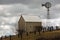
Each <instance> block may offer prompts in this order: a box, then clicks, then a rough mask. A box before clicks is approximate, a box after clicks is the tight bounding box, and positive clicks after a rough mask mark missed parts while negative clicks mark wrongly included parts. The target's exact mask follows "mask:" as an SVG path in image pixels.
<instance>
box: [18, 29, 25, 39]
mask: <svg viewBox="0 0 60 40" xmlns="http://www.w3.org/2000/svg"><path fill="white" fill-rule="evenodd" d="M23 32H24V30H18V37H19V36H21V40H22V34H23Z"/></svg>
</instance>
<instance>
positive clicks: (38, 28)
mask: <svg viewBox="0 0 60 40" xmlns="http://www.w3.org/2000/svg"><path fill="white" fill-rule="evenodd" d="M35 30H36V31H37V32H39V34H40V31H41V30H42V26H36V27H35Z"/></svg>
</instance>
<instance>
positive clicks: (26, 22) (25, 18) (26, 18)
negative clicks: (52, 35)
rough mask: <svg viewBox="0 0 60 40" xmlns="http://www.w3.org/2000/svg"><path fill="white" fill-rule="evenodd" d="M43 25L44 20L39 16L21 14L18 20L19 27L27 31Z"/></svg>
mask: <svg viewBox="0 0 60 40" xmlns="http://www.w3.org/2000/svg"><path fill="white" fill-rule="evenodd" d="M38 26H40V27H41V26H42V22H41V20H40V17H39V16H32V15H21V17H20V19H19V21H18V27H19V29H20V30H25V31H27V32H33V31H34V28H35V27H38Z"/></svg>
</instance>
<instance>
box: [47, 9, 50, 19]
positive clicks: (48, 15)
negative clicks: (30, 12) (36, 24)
mask: <svg viewBox="0 0 60 40" xmlns="http://www.w3.org/2000/svg"><path fill="white" fill-rule="evenodd" d="M47 19H50V14H49V8H47Z"/></svg>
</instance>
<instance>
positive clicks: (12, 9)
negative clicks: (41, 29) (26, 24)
mask: <svg viewBox="0 0 60 40" xmlns="http://www.w3.org/2000/svg"><path fill="white" fill-rule="evenodd" d="M46 2H51V4H52V7H51V8H50V18H52V19H59V18H60V0H0V27H1V29H0V30H1V31H3V30H2V29H4V27H5V30H6V27H7V26H8V27H11V30H12V29H14V30H15V27H16V26H17V22H18V20H19V17H20V15H21V14H24V15H38V16H40V18H41V19H44V18H46V16H47V15H46V14H47V11H46V10H47V9H46V8H45V7H42V6H41V5H42V4H44V3H46ZM13 27H14V28H13ZM11 30H10V32H13V31H11ZM4 32H5V31H3V33H4ZM8 33H9V32H8Z"/></svg>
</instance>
